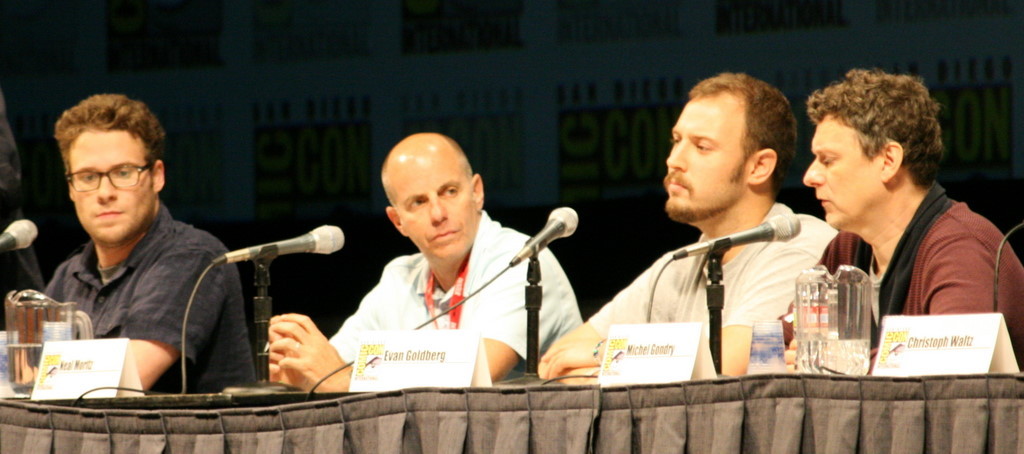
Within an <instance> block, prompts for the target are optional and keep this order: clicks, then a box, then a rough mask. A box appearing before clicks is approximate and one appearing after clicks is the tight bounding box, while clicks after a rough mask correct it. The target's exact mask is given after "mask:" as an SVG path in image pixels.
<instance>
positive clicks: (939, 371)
mask: <svg viewBox="0 0 1024 454" xmlns="http://www.w3.org/2000/svg"><path fill="white" fill-rule="evenodd" d="M1018 371H1019V369H1018V367H1017V360H1016V359H1015V358H1014V356H1013V346H1012V345H1011V344H1010V336H1009V333H1008V332H1007V331H1006V322H1005V321H1003V314H958V315H920V316H904V315H898V316H892V315H890V316H887V317H885V318H884V319H883V320H882V337H881V342H880V343H879V347H878V353H876V354H875V365H874V368H873V369H872V372H871V375H884V376H892V377H907V376H912V375H944V374H984V373H989V372H995V373H1001V372H1005V373H1015V372H1018Z"/></svg>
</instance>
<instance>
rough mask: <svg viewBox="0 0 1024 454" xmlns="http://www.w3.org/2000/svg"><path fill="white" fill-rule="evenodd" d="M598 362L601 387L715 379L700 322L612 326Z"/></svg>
mask: <svg viewBox="0 0 1024 454" xmlns="http://www.w3.org/2000/svg"><path fill="white" fill-rule="evenodd" d="M605 345H606V347H605V352H604V357H603V359H602V360H601V370H600V372H601V374H600V376H599V377H598V380H597V381H598V383H599V384H600V385H601V386H610V385H624V384H634V383H666V382H674V381H684V380H701V379H707V378H715V377H716V376H717V374H716V373H715V366H714V364H713V363H712V361H711V350H710V348H708V338H707V336H706V335H704V332H703V324H702V323H652V324H631V325H612V326H611V328H609V330H608V339H607V340H606V341H605Z"/></svg>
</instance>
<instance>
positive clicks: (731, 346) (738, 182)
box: [539, 73, 836, 378]
mask: <svg viewBox="0 0 1024 454" xmlns="http://www.w3.org/2000/svg"><path fill="white" fill-rule="evenodd" d="M795 149H796V119H795V118H794V117H793V113H792V111H791V110H790V106H789V101H787V100H786V97H785V96H784V95H783V94H782V92H780V91H779V90H778V89H776V88H775V87H772V86H771V85H769V84H767V83H765V82H763V81H761V80H758V79H755V78H753V77H750V76H748V75H746V74H733V73H723V74H719V75H717V76H715V77H712V78H710V79H706V80H704V81H701V82H700V83H698V84H697V85H696V86H695V87H694V88H693V89H692V90H691V91H690V94H689V102H688V103H687V104H686V106H685V107H684V108H683V111H682V113H681V114H680V115H679V119H678V121H677V122H676V124H675V126H674V127H673V128H672V151H671V153H670V154H669V157H668V160H667V161H666V164H667V165H668V174H667V176H666V177H665V190H666V191H667V192H668V201H667V202H666V204H665V211H666V212H667V213H668V215H669V217H670V218H671V219H672V220H674V221H676V222H681V223H684V224H689V225H692V226H694V227H697V228H698V229H700V231H701V233H702V235H701V240H706V239H710V238H717V237H721V236H726V235H730V234H733V233H737V232H740V231H743V230H747V229H750V228H753V227H756V226H757V225H759V224H761V223H763V222H764V221H765V220H767V219H769V218H772V217H774V216H778V215H793V212H792V210H790V209H789V208H788V207H786V206H785V205H782V204H779V203H776V202H775V197H776V195H777V194H778V191H779V189H780V187H781V186H782V181H783V179H784V177H785V172H786V169H787V168H788V167H789V164H790V162H791V161H792V160H793V156H794V155H795V153H796V150H795ZM798 219H799V221H800V226H801V227H800V228H801V232H800V234H799V235H798V236H797V237H796V238H793V239H791V240H789V241H788V242H762V243H754V244H749V245H746V246H737V247H734V248H732V249H730V250H728V251H726V252H725V254H724V255H723V256H722V265H723V275H724V276H723V282H722V283H723V285H724V287H725V306H724V308H723V310H722V337H721V339H722V373H723V374H725V375H741V374H744V373H745V372H746V369H747V362H748V359H749V355H750V342H751V335H752V333H751V331H752V330H751V327H752V325H753V323H754V322H755V321H758V320H774V319H776V318H778V317H779V316H781V315H782V314H784V313H785V312H786V310H787V307H788V305H789V302H790V301H792V299H793V288H794V283H795V279H796V276H797V274H798V273H799V272H800V271H801V270H803V269H806V268H809V267H812V266H814V264H815V263H817V261H818V257H820V255H821V252H822V250H824V248H825V246H826V245H827V244H828V242H829V241H830V240H831V239H832V238H833V237H834V236H835V233H836V232H835V230H833V229H832V228H830V227H829V226H828V225H826V224H825V223H824V222H823V221H821V220H820V219H816V218H814V217H811V216H806V215H799V216H798ZM669 262H671V263H669ZM705 263H706V257H705V256H703V255H702V256H698V257H688V258H685V259H681V260H676V261H672V253H671V252H670V253H668V254H665V255H664V256H662V257H661V258H660V259H658V260H657V261H656V262H655V263H654V265H653V266H651V267H650V268H649V269H647V270H646V271H644V272H643V274H641V275H640V277H638V278H637V279H636V280H634V281H633V283H631V284H630V285H629V286H628V287H626V288H625V289H624V290H622V291H621V292H619V294H618V295H616V296H615V298H613V299H612V301H611V302H609V303H608V304H606V305H605V306H604V307H603V308H602V309H601V310H600V311H598V313H597V314H595V315H594V316H593V317H591V318H590V320H588V321H587V322H586V323H585V324H583V325H582V326H580V327H579V328H577V329H575V330H574V331H573V332H571V333H569V334H568V335H566V336H565V337H563V338H562V339H560V340H559V341H558V342H556V343H555V344H554V345H553V346H552V347H551V348H550V349H549V350H548V352H547V354H545V355H544V357H543V358H542V359H541V363H540V366H539V369H540V370H539V372H540V375H541V376H542V377H544V378H553V377H559V376H563V375H570V374H571V375H577V374H586V375H590V374H593V373H594V372H596V370H597V368H598V363H599V359H600V357H601V355H602V354H603V348H602V347H603V341H604V339H605V338H606V337H607V335H608V329H609V327H610V326H611V325H613V324H624V323H668V322H703V323H705V326H706V323H707V322H708V310H707V299H706V293H705V285H706V281H707V277H706V274H705ZM663 268H664V271H663V272H661V273H659V271H661V270H662V269H663ZM652 291H654V295H653V299H652V297H651V292H652ZM649 301H652V302H651V303H649ZM705 332H706V330H705Z"/></svg>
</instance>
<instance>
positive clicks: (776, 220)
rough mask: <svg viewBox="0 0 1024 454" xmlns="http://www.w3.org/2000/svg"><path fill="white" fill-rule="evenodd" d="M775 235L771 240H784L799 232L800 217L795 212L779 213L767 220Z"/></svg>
mask: <svg viewBox="0 0 1024 454" xmlns="http://www.w3.org/2000/svg"><path fill="white" fill-rule="evenodd" d="M768 224H769V225H771V226H772V231H773V232H775V236H774V237H772V240H776V241H777V240H782V241H786V240H789V239H790V238H793V237H795V236H797V235H799V234H800V219H798V218H797V217H796V215H795V214H780V215H778V216H774V217H772V218H771V219H769V220H768Z"/></svg>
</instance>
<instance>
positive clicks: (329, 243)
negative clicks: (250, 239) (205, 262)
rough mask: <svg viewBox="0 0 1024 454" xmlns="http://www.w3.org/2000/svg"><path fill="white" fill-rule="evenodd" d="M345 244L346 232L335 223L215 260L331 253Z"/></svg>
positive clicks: (226, 260)
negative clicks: (334, 224)
mask: <svg viewBox="0 0 1024 454" xmlns="http://www.w3.org/2000/svg"><path fill="white" fill-rule="evenodd" d="M344 245H345V234H344V233H341V229H340V228H338V227H336V226H333V225H322V226H320V227H317V228H315V229H313V231H312V232H309V233H307V234H305V235H302V236H297V237H295V238H292V239H290V240H282V241H277V242H274V243H267V244H261V245H259V246H253V247H249V248H245V249H239V250H237V251H231V252H228V253H227V254H224V255H222V256H220V257H217V258H216V259H214V260H213V264H214V265H223V264H225V263H235V262H241V261H243V260H255V259H261V258H274V257H277V256H279V255H286V254H296V253H300V252H313V253H317V254H331V253H334V252H336V251H337V250H339V249H341V247H342V246H344Z"/></svg>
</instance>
